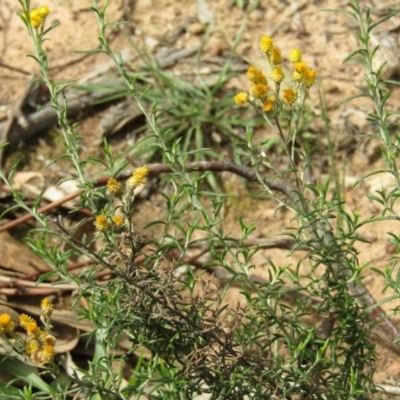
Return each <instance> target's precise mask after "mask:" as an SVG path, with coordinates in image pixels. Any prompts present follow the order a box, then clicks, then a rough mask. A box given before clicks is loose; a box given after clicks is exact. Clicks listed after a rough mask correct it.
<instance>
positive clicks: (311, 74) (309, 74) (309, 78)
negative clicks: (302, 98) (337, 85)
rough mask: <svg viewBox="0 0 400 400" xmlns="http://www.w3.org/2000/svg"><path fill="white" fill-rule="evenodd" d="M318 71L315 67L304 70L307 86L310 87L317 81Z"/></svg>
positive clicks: (304, 80)
mask: <svg viewBox="0 0 400 400" xmlns="http://www.w3.org/2000/svg"><path fill="white" fill-rule="evenodd" d="M316 75H317V71H316V70H315V69H308V70H307V71H305V72H304V76H303V82H304V84H305V85H306V87H307V88H310V87H311V86H312V85H314V83H315V77H316Z"/></svg>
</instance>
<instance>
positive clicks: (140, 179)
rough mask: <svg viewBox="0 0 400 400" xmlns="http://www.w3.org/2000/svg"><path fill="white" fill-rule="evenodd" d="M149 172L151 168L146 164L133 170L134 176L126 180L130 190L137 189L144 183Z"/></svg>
mask: <svg viewBox="0 0 400 400" xmlns="http://www.w3.org/2000/svg"><path fill="white" fill-rule="evenodd" d="M148 174H149V169H148V168H147V167H146V166H144V167H140V168H136V169H135V170H134V171H133V173H132V176H131V177H130V178H128V180H127V181H126V185H127V187H128V190H131V189H135V188H137V187H138V186H140V185H144V184H145V183H146V178H147V175H148Z"/></svg>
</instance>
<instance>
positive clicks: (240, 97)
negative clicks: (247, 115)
mask: <svg viewBox="0 0 400 400" xmlns="http://www.w3.org/2000/svg"><path fill="white" fill-rule="evenodd" d="M234 100H235V103H236V104H239V105H241V104H244V103H247V102H248V101H249V95H248V94H247V93H245V92H240V93H238V94H237V95H236V96H235V98H234Z"/></svg>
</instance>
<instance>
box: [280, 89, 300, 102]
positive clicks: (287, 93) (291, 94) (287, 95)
mask: <svg viewBox="0 0 400 400" xmlns="http://www.w3.org/2000/svg"><path fill="white" fill-rule="evenodd" d="M283 99H284V100H285V101H286V103H288V104H289V105H290V106H291V105H293V103H294V102H295V101H296V100H297V92H296V91H295V90H294V89H293V88H291V87H290V88H287V89H285V90H284V91H283Z"/></svg>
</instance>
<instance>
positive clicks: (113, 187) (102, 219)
mask: <svg viewBox="0 0 400 400" xmlns="http://www.w3.org/2000/svg"><path fill="white" fill-rule="evenodd" d="M148 174H149V169H148V168H147V167H146V166H144V167H140V168H136V169H135V170H134V171H133V173H132V175H131V176H130V177H129V178H128V179H127V181H126V186H125V188H124V186H123V185H122V183H120V182H118V181H117V180H116V179H114V178H110V179H109V180H108V181H107V190H108V191H109V192H110V193H111V194H112V195H113V196H115V197H117V198H119V199H122V202H123V203H124V202H125V203H126V202H131V201H132V198H133V191H134V189H135V188H137V187H138V186H140V185H144V184H145V183H146V180H147V176H148ZM124 221H125V215H124V212H122V211H120V210H117V212H116V213H115V215H114V216H113V217H112V222H113V223H114V225H115V226H121V225H122V224H123V223H124ZM94 225H95V226H96V228H97V230H98V231H100V232H105V231H107V230H108V229H110V227H111V223H110V221H109V219H108V218H107V217H106V216H105V215H103V214H100V215H98V216H97V217H96V220H95V222H94Z"/></svg>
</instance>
